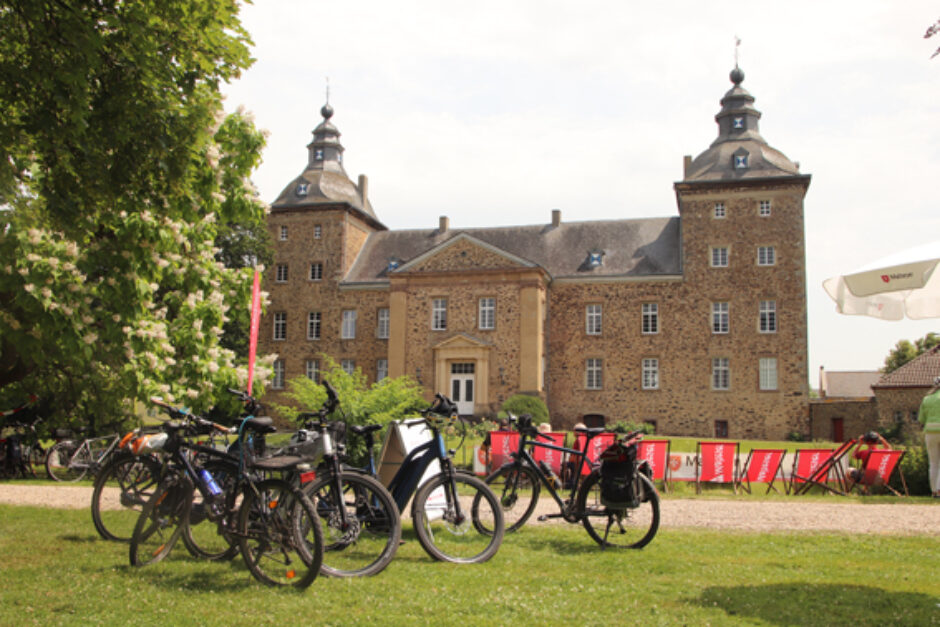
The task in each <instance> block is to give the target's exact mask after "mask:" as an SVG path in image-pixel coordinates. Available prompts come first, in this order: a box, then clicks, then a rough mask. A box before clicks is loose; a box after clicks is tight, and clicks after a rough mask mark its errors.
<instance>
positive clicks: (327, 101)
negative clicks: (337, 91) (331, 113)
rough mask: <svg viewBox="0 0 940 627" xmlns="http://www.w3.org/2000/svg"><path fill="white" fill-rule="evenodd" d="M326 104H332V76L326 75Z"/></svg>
mask: <svg viewBox="0 0 940 627" xmlns="http://www.w3.org/2000/svg"><path fill="white" fill-rule="evenodd" d="M326 104H330V77H329V76H327V77H326Z"/></svg>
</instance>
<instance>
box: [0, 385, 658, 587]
mask: <svg viewBox="0 0 940 627" xmlns="http://www.w3.org/2000/svg"><path fill="white" fill-rule="evenodd" d="M324 387H325V389H326V391H327V400H326V401H325V402H324V404H323V406H322V407H321V408H319V409H318V410H317V411H315V412H307V413H302V414H300V415H299V416H298V422H299V423H300V426H299V428H298V429H297V430H296V432H293V433H292V434H291V436H290V439H289V440H288V441H287V443H286V445H284V446H273V445H269V439H271V440H273V438H270V437H269V436H270V435H271V434H272V433H274V432H275V428H274V426H273V424H272V421H271V419H270V418H268V417H264V416H259V415H258V414H259V413H260V410H261V407H260V405H259V404H258V402H257V401H256V400H255V399H254V398H253V397H251V396H250V395H248V394H246V393H244V392H239V391H237V390H230V391H231V392H232V393H233V394H236V395H237V396H238V397H239V398H240V400H241V401H242V403H243V407H244V412H243V415H242V416H241V417H240V419H239V420H238V425H237V426H236V427H225V426H222V425H219V424H216V423H213V422H211V421H208V420H205V419H204V418H202V417H200V416H197V415H194V414H192V413H190V412H188V411H187V410H186V409H182V408H177V407H173V406H171V405H169V404H167V403H164V402H163V401H162V400H161V399H152V402H153V403H154V405H155V406H156V407H158V408H160V409H161V410H162V411H163V412H164V413H165V414H167V416H168V420H166V421H164V422H163V424H162V425H160V426H159V428H157V429H151V430H150V432H144V431H142V430H135V431H133V432H131V433H128V434H127V435H125V436H124V437H123V438H122V437H119V436H118V435H113V436H107V437H89V438H84V439H66V440H62V441H60V442H58V443H56V444H55V445H54V446H52V447H51V448H50V450H49V451H48V453H47V454H46V457H45V462H44V463H45V466H46V470H47V473H48V474H49V476H50V477H52V478H54V479H56V480H73V481H74V480H78V479H80V478H82V477H83V476H93V477H94V488H93V491H92V502H91V513H92V520H93V522H94V525H95V529H96V530H97V532H98V533H99V534H100V535H101V536H102V537H103V538H105V539H107V540H114V541H122V542H127V543H128V544H129V559H130V562H131V564H133V565H136V566H144V565H147V564H153V563H156V562H159V561H161V560H163V559H165V558H166V557H167V556H168V555H169V554H170V552H171V551H172V550H173V548H174V547H175V546H176V545H177V543H178V542H179V541H180V540H181V541H182V544H183V545H184V547H185V548H186V550H187V551H188V552H189V553H190V554H191V555H192V556H194V557H196V558H199V559H206V560H212V561H226V560H231V559H232V558H233V557H235V555H237V554H241V556H242V559H243V560H244V562H245V564H246V566H247V568H248V570H249V571H250V572H251V574H252V575H253V576H254V577H255V578H256V579H257V580H259V581H261V582H263V583H265V584H268V585H277V586H290V587H294V588H298V589H302V588H306V587H307V586H309V585H310V583H312V582H313V580H314V579H315V578H316V577H317V576H318V575H319V574H323V575H327V576H333V577H362V576H370V575H375V574H378V573H380V572H381V571H382V570H383V569H384V568H385V567H386V566H387V565H388V564H389V563H390V562H391V561H392V559H393V558H394V556H395V553H396V551H397V549H398V546H399V544H400V542H401V535H402V519H401V514H402V513H403V512H404V511H405V509H406V507H407V506H408V504H409V502H410V510H409V513H410V516H411V520H412V523H413V527H414V531H415V535H416V536H417V539H418V541H419V543H420V544H421V546H422V547H423V548H424V550H425V551H426V552H427V553H428V554H429V555H430V556H431V557H433V558H434V559H437V560H441V561H448V562H456V563H480V562H485V561H487V560H489V559H490V558H491V557H493V555H495V554H496V552H497V551H498V549H499V547H500V544H501V542H502V539H503V535H504V533H505V531H507V530H508V531H516V530H518V529H519V528H521V527H522V526H523V525H524V524H525V522H526V521H527V520H528V519H529V518H530V517H531V516H532V514H533V512H534V511H535V509H536V505H537V502H538V498H539V496H540V493H541V490H542V488H544V489H545V490H546V491H547V492H548V494H549V495H550V496H551V497H552V498H553V499H554V501H555V502H556V504H557V505H558V507H559V512H558V513H557V514H549V515H547V516H543V517H540V518H542V519H544V518H551V517H561V518H564V519H565V520H566V521H568V522H571V523H579V522H580V523H582V524H583V525H584V527H585V528H586V529H587V531H588V533H589V535H590V536H591V537H592V538H593V539H594V540H595V541H596V542H598V544H600V546H601V547H602V548H606V547H630V548H640V547H642V546H645V545H646V544H647V543H649V542H650V541H651V540H652V538H653V536H655V534H656V531H657V529H658V527H659V496H658V494H657V492H656V489H655V487H654V486H653V483H652V482H651V481H650V479H649V476H648V475H649V472H648V467H646V466H645V465H644V464H645V462H639V463H637V460H636V448H637V446H636V445H637V442H638V441H639V439H640V438H641V437H642V436H641V435H640V434H639V433H631V434H627V436H625V437H624V438H623V439H621V440H619V441H617V442H616V443H615V444H614V445H613V446H611V447H610V448H609V449H608V450H607V451H605V453H604V454H603V455H602V456H601V459H600V463H598V464H594V463H592V462H591V461H589V459H588V456H587V450H588V445H589V442H590V440H591V439H592V438H593V437H595V436H596V435H597V434H599V433H601V432H603V431H604V430H603V429H583V430H579V432H581V433H582V435H583V440H584V447H583V450H580V451H579V450H576V449H568V448H565V447H559V446H556V445H555V444H554V443H545V442H542V441H540V439H542V438H543V436H541V434H540V433H539V432H538V430H537V429H536V428H535V427H534V426H533V424H532V420H531V417H529V416H520V417H518V418H516V417H512V419H511V420H512V423H513V424H514V425H515V426H516V428H517V429H518V431H519V433H520V438H519V444H518V450H517V451H516V452H515V453H513V454H512V456H511V461H509V462H508V463H506V464H505V465H503V466H502V467H501V468H499V469H497V470H495V471H494V472H493V473H491V474H490V475H489V476H488V477H486V478H485V479H481V478H478V477H476V476H474V475H472V474H470V473H468V472H465V471H463V470H460V469H458V468H457V467H456V466H455V464H454V462H453V455H454V451H453V450H448V449H447V447H446V444H445V441H444V437H443V432H444V430H445V429H446V428H447V427H449V426H450V425H451V424H453V421H454V420H455V419H456V413H457V412H456V406H455V405H454V403H453V402H452V401H450V400H449V399H447V398H446V397H443V396H441V395H437V397H436V398H435V400H434V403H433V404H432V405H431V406H429V407H428V408H427V409H426V410H425V411H423V412H421V417H420V418H416V419H413V420H408V421H405V422H404V423H403V425H405V426H407V427H409V428H417V429H421V430H422V432H425V435H427V436H429V437H426V438H423V441H422V442H420V443H419V444H417V445H416V446H414V447H412V448H411V450H409V451H407V453H406V454H405V455H404V457H403V459H402V460H401V462H400V464H399V465H398V467H397V470H395V471H394V472H393V473H391V474H389V473H383V479H384V481H383V480H380V479H379V472H378V468H377V467H376V464H375V459H374V456H373V449H374V445H375V434H376V432H377V431H378V430H380V429H381V428H382V427H381V425H350V426H348V428H347V424H346V422H345V421H344V420H335V419H334V420H330V418H331V417H332V418H336V417H337V416H339V417H342V411H341V407H340V404H339V401H338V399H337V396H336V393H335V391H334V390H333V388H332V387H331V386H330V384H329V383H328V382H324ZM350 435H352V436H355V437H359V438H362V439H363V441H364V442H365V445H366V451H367V454H366V461H365V464H364V465H363V466H361V467H360V466H353V465H350V463H349V459H348V456H347V454H346V439H347V437H349V436H350ZM37 444H38V439H37ZM537 447H543V448H548V449H555V450H556V451H559V452H563V453H565V454H567V455H568V456H569V459H577V460H578V461H579V464H578V467H579V472H578V473H577V475H576V476H577V479H576V481H575V482H574V483H573V484H572V485H571V486H570V488H561V486H560V485H558V481H557V477H555V476H554V474H553V473H552V471H551V469H550V468H548V467H546V466H545V465H544V464H539V463H537V462H536V461H535V459H534V458H533V456H532V451H534V449H535V448H537ZM7 448H9V447H7ZM8 456H9V452H8ZM565 489H570V492H569V493H568V494H567V495H565V494H564V490H565Z"/></svg>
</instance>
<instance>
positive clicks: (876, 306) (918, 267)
mask: <svg viewBox="0 0 940 627" xmlns="http://www.w3.org/2000/svg"><path fill="white" fill-rule="evenodd" d="M938 263H940V241H936V242H932V243H930V244H924V245H923V246H917V247H914V248H910V249H908V250H905V251H903V252H900V253H897V254H894V255H891V256H889V257H885V258H883V259H879V260H878V261H875V262H874V263H870V264H868V265H866V266H864V267H862V268H859V269H858V270H856V271H855V272H852V273H851V274H846V275H843V276H837V277H832V278H831V279H826V280H825V281H823V287H824V288H825V289H826V292H827V293H828V294H829V296H831V297H832V300H834V301H836V309H837V310H838V311H839V313H844V314H850V315H858V316H871V317H873V318H882V319H884V320H903V319H904V318H905V317H907V318H911V319H914V320H920V319H923V318H940V272H934V270H935V269H936V268H937V264H938Z"/></svg>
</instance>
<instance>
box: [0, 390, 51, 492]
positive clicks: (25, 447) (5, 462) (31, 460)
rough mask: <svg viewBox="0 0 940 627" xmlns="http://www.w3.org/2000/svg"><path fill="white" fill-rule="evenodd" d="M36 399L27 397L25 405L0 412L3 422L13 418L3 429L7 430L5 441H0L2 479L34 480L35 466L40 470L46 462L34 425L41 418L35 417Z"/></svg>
mask: <svg viewBox="0 0 940 627" xmlns="http://www.w3.org/2000/svg"><path fill="white" fill-rule="evenodd" d="M36 403H37V398H36V397H35V396H31V397H30V399H29V401H27V402H26V403H23V404H22V405H20V406H18V407H14V408H13V409H9V410H5V411H2V412H0V418H2V419H4V421H6V419H8V418H10V417H12V416H16V418H17V419H16V420H11V421H9V422H6V424H4V425H3V428H4V429H11V430H12V432H11V433H8V434H7V436H6V437H5V438H0V476H2V477H12V478H17V477H24V478H26V477H35V476H36V470H35V467H36V466H41V465H42V464H43V462H44V461H45V458H46V454H47V453H46V450H45V448H43V446H42V442H41V440H40V439H39V433H38V432H37V430H36V425H37V424H39V423H40V422H42V418H41V417H38V416H37V415H36Z"/></svg>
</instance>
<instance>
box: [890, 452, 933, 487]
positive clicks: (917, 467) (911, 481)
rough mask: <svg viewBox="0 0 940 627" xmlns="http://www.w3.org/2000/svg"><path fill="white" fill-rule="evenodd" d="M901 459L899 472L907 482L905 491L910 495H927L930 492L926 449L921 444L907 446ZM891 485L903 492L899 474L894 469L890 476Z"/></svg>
mask: <svg viewBox="0 0 940 627" xmlns="http://www.w3.org/2000/svg"><path fill="white" fill-rule="evenodd" d="M906 450H907V452H906V453H904V457H903V458H902V459H901V472H903V473H904V481H905V483H907V491H908V492H909V493H910V495H911V496H927V495H929V494H930V480H929V479H928V476H927V465H928V464H927V449H926V448H924V447H923V446H909V447H907V449H906ZM891 487H892V488H894V489H895V490H897V491H899V492H903V491H904V488H903V486H902V485H901V476H900V474H898V472H897V471H895V473H894V475H892V477H891Z"/></svg>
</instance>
